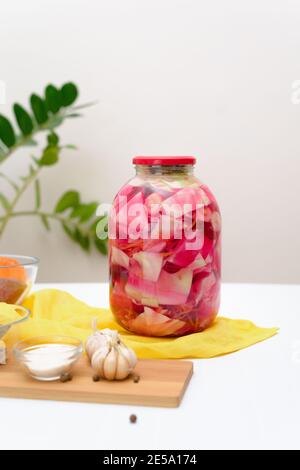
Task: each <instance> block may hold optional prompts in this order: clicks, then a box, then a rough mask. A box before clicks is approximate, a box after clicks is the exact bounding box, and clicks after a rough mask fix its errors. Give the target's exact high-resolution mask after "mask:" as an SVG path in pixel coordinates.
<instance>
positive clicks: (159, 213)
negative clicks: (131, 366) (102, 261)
mask: <svg viewBox="0 0 300 470" xmlns="http://www.w3.org/2000/svg"><path fill="white" fill-rule="evenodd" d="M122 197H125V198H127V199H126V200H125V202H124V200H122V199H121V198H122ZM111 219H112V221H113V222H114V223H116V238H112V239H111V240H110V304H111V309H112V311H113V313H114V315H115V317H116V319H117V320H118V321H119V323H120V324H121V325H122V326H124V327H125V328H127V329H129V330H130V331H132V332H134V333H137V334H141V335H148V336H180V335H183V334H188V333H195V332H197V331H202V330H203V329H204V328H207V327H208V326H209V325H210V324H211V323H212V322H213V321H214V319H215V317H216V315H217V313H218V308H219V302H220V270H221V237H220V231H221V216H220V212H219V209H218V206H217V203H216V200H215V198H214V196H213V195H212V193H211V192H210V190H209V189H208V188H207V186H205V185H203V184H201V183H200V182H199V181H198V180H197V179H196V178H195V177H193V176H186V175H184V176H183V178H182V180H177V179H176V178H175V177H174V178H173V177H169V176H168V174H167V175H166V176H164V175H158V176H156V175H155V174H154V176H153V177H150V176H149V177H148V176H147V175H146V176H145V175H139V176H138V178H135V179H133V180H131V181H130V182H129V184H128V185H126V186H124V187H123V188H122V190H121V191H120V192H119V195H118V196H117V197H116V199H115V202H114V211H113V214H112V216H111ZM196 241H197V242H198V243H195V242H196Z"/></svg>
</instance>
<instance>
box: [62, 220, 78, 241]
mask: <svg viewBox="0 0 300 470" xmlns="http://www.w3.org/2000/svg"><path fill="white" fill-rule="evenodd" d="M62 227H63V229H64V231H65V233H66V234H67V235H68V237H69V238H70V239H71V240H72V241H73V242H74V241H76V238H75V234H74V231H73V230H72V229H71V228H70V227H69V226H68V225H67V224H65V223H63V224H62Z"/></svg>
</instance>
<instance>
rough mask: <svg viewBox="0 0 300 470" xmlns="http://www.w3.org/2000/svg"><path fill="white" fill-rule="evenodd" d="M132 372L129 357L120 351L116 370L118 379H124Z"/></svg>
mask: <svg viewBox="0 0 300 470" xmlns="http://www.w3.org/2000/svg"><path fill="white" fill-rule="evenodd" d="M130 372H131V368H130V365H129V363H128V361H127V358H126V357H125V356H124V355H123V354H122V352H121V351H120V350H119V351H118V361H117V370H116V377H115V379H116V380H123V379H126V377H128V375H129V374H130Z"/></svg>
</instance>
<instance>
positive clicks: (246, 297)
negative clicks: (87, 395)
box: [0, 284, 300, 450]
mask: <svg viewBox="0 0 300 470" xmlns="http://www.w3.org/2000/svg"><path fill="white" fill-rule="evenodd" d="M44 287H55V288H60V289H63V290H67V291H68V292H70V293H71V294H74V295H75V296H77V297H78V298H80V299H81V300H84V301H86V302H87V303H89V304H91V305H94V306H100V305H101V306H107V305H108V288H107V285H106V284H102V285H99V284H58V285H54V284H51V285H46V284H44V285H38V286H36V288H37V289H39V288H44ZM220 313H221V314H222V315H223V316H230V317H233V318H245V319H249V320H253V321H255V322H256V323H257V324H258V325H261V326H278V327H280V333H279V334H278V335H277V336H275V337H273V338H271V339H269V340H267V341H264V342H262V343H260V344H257V345H254V346H251V347H250V348H247V349H245V350H243V351H240V352H237V353H234V354H230V355H227V356H223V357H219V358H215V359H208V360H195V361H194V363H195V371H194V376H193V378H192V380H191V383H190V385H189V387H188V390H187V391H186V394H185V397H184V399H183V402H182V404H181V406H180V407H179V408H176V409H165V408H147V407H136V406H122V405H98V404H97V405H94V404H81V403H65V402H51V401H35V400H23V399H7V398H6V399H5V398H1V399H0V416H1V431H0V449H106V450H113V449H122V450H124V449H175V450H179V449H239V448H242V449H247V448H250V449H253V448H255V449H257V448H263V449H264V448H275V449H276V448H280V449H286V448H298V449H299V448H300V285H297V286H296V285H294V286H292V285H255V284H225V285H224V286H223V297H222V308H221V312H220ZM132 413H134V414H136V415H137V417H138V421H137V423H136V424H131V423H130V422H129V416H130V414H132Z"/></svg>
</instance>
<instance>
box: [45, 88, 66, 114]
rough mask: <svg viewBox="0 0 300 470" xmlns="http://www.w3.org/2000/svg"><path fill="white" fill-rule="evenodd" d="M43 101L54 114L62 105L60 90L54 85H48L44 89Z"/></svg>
mask: <svg viewBox="0 0 300 470" xmlns="http://www.w3.org/2000/svg"><path fill="white" fill-rule="evenodd" d="M45 102H46V106H47V109H48V110H49V111H51V113H53V114H56V113H58V111H59V110H60V108H61V107H62V105H63V101H62V94H61V91H60V90H58V89H57V88H56V87H55V86H54V85H51V84H50V85H48V86H47V87H46V89H45Z"/></svg>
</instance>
